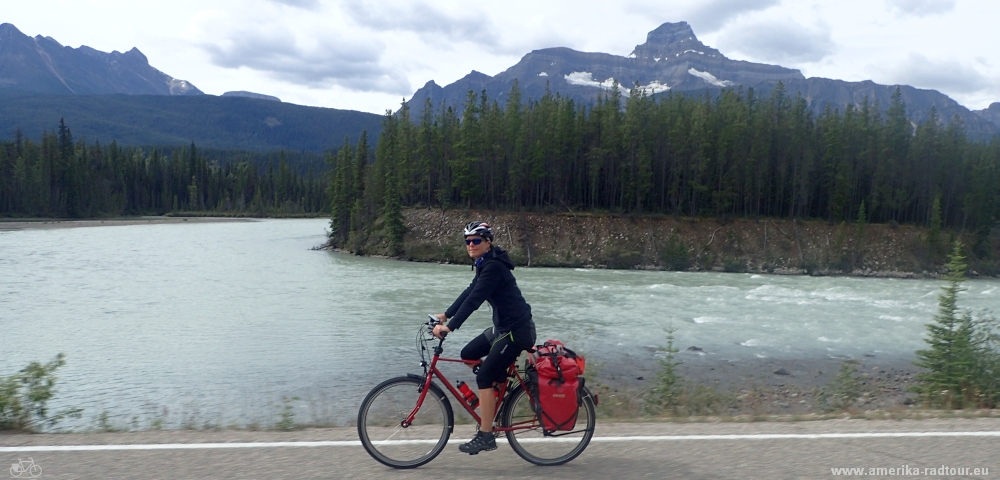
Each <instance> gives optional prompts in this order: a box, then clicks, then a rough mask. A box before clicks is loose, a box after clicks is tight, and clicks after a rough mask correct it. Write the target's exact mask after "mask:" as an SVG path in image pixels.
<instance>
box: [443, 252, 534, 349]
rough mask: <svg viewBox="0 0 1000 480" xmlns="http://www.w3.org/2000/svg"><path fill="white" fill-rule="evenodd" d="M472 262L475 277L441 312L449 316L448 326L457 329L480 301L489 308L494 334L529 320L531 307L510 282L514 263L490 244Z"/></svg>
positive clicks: (477, 306) (513, 328)
mask: <svg viewBox="0 0 1000 480" xmlns="http://www.w3.org/2000/svg"><path fill="white" fill-rule="evenodd" d="M481 260H482V261H480V262H477V264H476V276H475V277H474V278H473V279H472V283H471V284H469V288H466V289H465V291H464V292H462V294H461V295H459V296H458V299H456V300H455V303H453V304H451V306H450V307H448V310H447V311H445V315H447V316H448V318H450V320H449V321H448V328H450V329H451V330H458V328H459V327H461V326H462V322H464V321H465V320H466V319H467V318H469V315H472V312H474V311H476V310H477V309H478V308H479V306H480V305H482V304H483V302H484V301H486V302H489V303H490V306H491V307H493V326H494V327H495V328H496V333H497V334H498V335H500V334H503V333H506V332H509V331H512V330H515V329H517V328H518V327H520V326H522V325H524V324H526V323H528V322H530V321H531V306H530V305H528V302H525V301H524V297H523V296H521V290H520V289H519V288H517V282H516V281H514V274H513V273H511V270H514V262H511V261H510V257H509V256H507V252H505V251H504V250H502V249H500V248H499V247H493V248H491V249H490V251H488V252H486V254H485V255H483V256H482V258H481Z"/></svg>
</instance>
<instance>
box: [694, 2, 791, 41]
mask: <svg viewBox="0 0 1000 480" xmlns="http://www.w3.org/2000/svg"><path fill="white" fill-rule="evenodd" d="M779 3H781V0H711V1H705V2H697V4H698V6H697V7H695V8H694V9H693V10H691V11H689V12H688V14H687V18H686V19H685V20H687V22H688V23H690V24H691V28H693V29H694V31H695V33H698V34H702V33H712V32H715V31H717V30H719V29H720V28H722V26H723V25H725V24H726V22H728V21H730V20H732V19H734V18H736V17H739V16H741V15H743V14H746V13H750V12H756V11H759V10H766V9H768V8H771V7H773V6H775V5H777V4H779Z"/></svg>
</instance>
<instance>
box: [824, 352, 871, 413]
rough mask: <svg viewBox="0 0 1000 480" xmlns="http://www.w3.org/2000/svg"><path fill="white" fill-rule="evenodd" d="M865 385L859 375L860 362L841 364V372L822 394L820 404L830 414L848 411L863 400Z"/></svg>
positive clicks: (851, 361)
mask: <svg viewBox="0 0 1000 480" xmlns="http://www.w3.org/2000/svg"><path fill="white" fill-rule="evenodd" d="M862 393H863V385H862V380H861V376H860V375H858V361H857V360H848V361H846V362H844V363H841V364H840V371H839V372H837V376H836V377H834V379H833V381H832V382H830V385H829V386H828V387H827V388H826V389H824V390H823V391H822V392H821V393H820V398H819V400H820V404H821V405H823V407H824V409H825V410H826V411H828V412H833V411H840V410H847V409H848V408H850V407H851V406H853V405H854V403H855V402H857V401H858V399H859V398H861V395H862Z"/></svg>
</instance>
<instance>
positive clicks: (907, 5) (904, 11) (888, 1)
mask: <svg viewBox="0 0 1000 480" xmlns="http://www.w3.org/2000/svg"><path fill="white" fill-rule="evenodd" d="M885 5H886V7H887V8H888V9H889V10H890V11H892V12H894V13H895V14H896V15H898V16H907V15H910V16H914V17H924V16H927V15H936V14H941V13H947V12H950V11H952V10H954V9H955V0H885Z"/></svg>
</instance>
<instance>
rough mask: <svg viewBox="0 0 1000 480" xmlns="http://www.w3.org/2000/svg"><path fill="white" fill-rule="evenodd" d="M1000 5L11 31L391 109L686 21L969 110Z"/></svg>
mask: <svg viewBox="0 0 1000 480" xmlns="http://www.w3.org/2000/svg"><path fill="white" fill-rule="evenodd" d="M998 18H1000V2H998V1H996V0H829V1H828V0H683V1H682V0H618V1H616V2H608V1H605V0H601V1H591V0H576V1H572V2H570V1H562V2H557V1H548V2H546V1H538V0H533V1H525V0H505V1H503V2H469V1H467V0H464V1H462V0H455V1H453V0H383V1H377V2H376V1H366V0H241V1H237V0H171V1H169V2H162V1H161V2H136V1H134V0H88V1H70V0H33V1H32V2H11V1H4V2H3V9H2V10H0V23H2V22H8V23H13V24H14V25H15V26H16V27H18V29H20V30H21V31H22V32H24V33H25V34H28V35H31V36H34V35H39V34H40V35H43V36H51V37H53V38H55V39H56V40H58V41H59V42H60V43H62V44H63V45H68V46H72V47H78V46H80V45H88V46H91V47H93V48H96V49H99V50H104V51H111V50H119V51H125V50H128V49H130V48H132V47H138V48H139V50H141V51H142V52H143V53H145V54H146V56H147V57H148V58H149V61H150V63H151V64H152V65H153V66H155V67H157V68H159V69H160V70H162V71H163V72H165V73H167V74H168V75H171V76H173V77H175V78H180V79H184V80H188V81H190V82H191V83H193V84H194V85H196V86H197V87H198V88H200V89H201V90H202V91H204V92H205V93H210V94H216V95H218V94H221V93H223V92H225V91H229V90H249V91H254V92H259V93H265V94H269V95H275V96H278V97H281V99H282V100H284V101H287V102H293V103H298V104H303V105H314V106H322V107H333V108H348V109H354V110H363V111H368V112H374V113H383V112H384V111H385V110H386V109H395V108H396V107H397V106H398V104H399V102H400V101H401V100H402V99H403V98H408V97H410V96H411V95H412V94H413V92H414V90H416V89H417V88H419V87H421V86H422V85H423V84H424V83H426V82H427V81H428V80H432V79H433V80H435V81H436V82H437V83H438V84H439V85H446V84H448V83H451V82H453V81H455V80H457V79H458V78H461V77H462V76H464V75H466V74H467V73H469V71H471V70H478V71H481V72H483V73H487V74H490V75H494V74H496V73H498V72H501V71H503V70H505V69H506V68H507V67H510V66H511V65H513V64H514V63H516V62H517V61H518V60H519V59H520V57H521V56H522V55H524V54H525V53H527V52H529V51H530V50H533V49H538V48H546V47H556V46H564V47H570V48H573V49H576V50H582V51H597V52H607V53H613V54H618V55H627V54H628V53H630V52H631V51H632V49H633V48H634V47H635V45H637V44H639V43H643V42H645V39H646V33H647V32H648V31H650V30H652V29H654V28H656V27H657V26H658V25H660V24H661V23H664V22H676V21H681V20H684V21H687V22H688V23H690V24H691V26H692V28H693V29H694V31H695V34H696V35H698V37H699V39H701V40H702V41H703V42H704V43H705V44H707V45H710V46H713V47H716V48H718V49H719V50H721V51H722V53H724V54H726V55H727V56H729V57H730V58H734V59H740V60H748V61H754V62H765V63H776V64H780V65H783V66H786V67H792V68H798V69H800V70H802V73H803V74H805V75H806V76H807V77H812V76H819V77H828V78H839V79H844V80H868V79H871V80H874V81H876V82H879V83H884V84H896V83H903V84H909V85H914V86H916V87H921V88H934V89H938V90H941V91H942V92H944V93H946V94H948V95H950V96H951V97H952V98H954V99H956V100H958V102H959V103H962V104H963V105H966V106H967V107H969V108H972V109H981V108H985V107H986V106H988V105H989V104H990V103H992V102H995V101H1000V49H998V48H997V46H998V45H1000V28H997V24H996V23H997V22H996V20H997V19H998Z"/></svg>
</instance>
